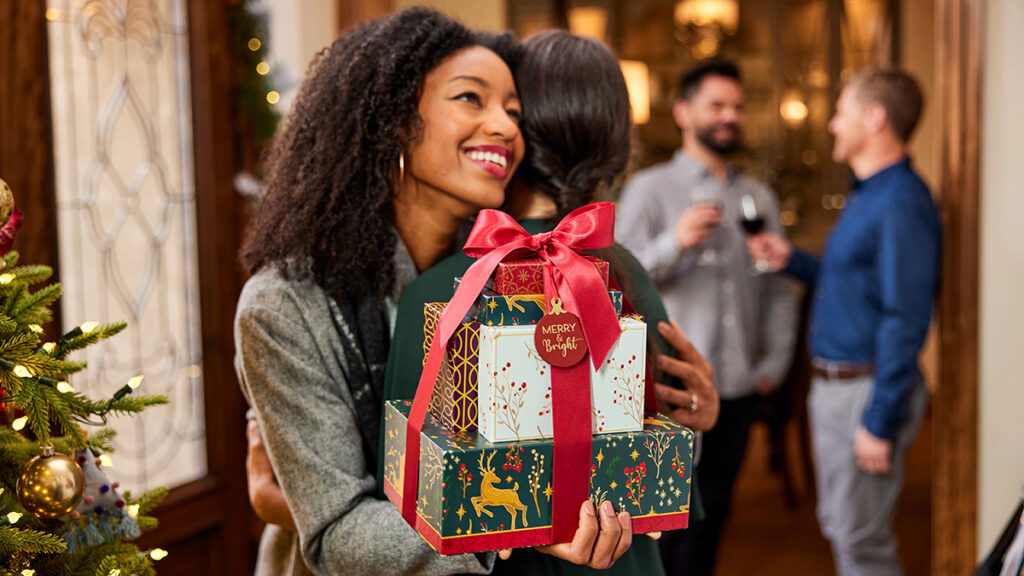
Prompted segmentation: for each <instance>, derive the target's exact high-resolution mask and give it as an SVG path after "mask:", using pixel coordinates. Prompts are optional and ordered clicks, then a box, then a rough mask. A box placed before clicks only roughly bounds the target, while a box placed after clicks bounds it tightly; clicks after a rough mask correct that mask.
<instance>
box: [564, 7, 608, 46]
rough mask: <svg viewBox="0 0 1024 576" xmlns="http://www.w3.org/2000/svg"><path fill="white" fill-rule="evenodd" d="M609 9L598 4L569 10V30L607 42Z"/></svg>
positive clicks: (578, 34)
mask: <svg viewBox="0 0 1024 576" xmlns="http://www.w3.org/2000/svg"><path fill="white" fill-rule="evenodd" d="M607 30H608V11H607V10H605V9H604V8H601V7H598V6H581V7H579V8H571V9H570V10H569V31H570V32H572V33H573V34H576V35H577V36H589V37H591V38H597V39H598V40H600V41H601V42H606V40H605V34H606V33H607Z"/></svg>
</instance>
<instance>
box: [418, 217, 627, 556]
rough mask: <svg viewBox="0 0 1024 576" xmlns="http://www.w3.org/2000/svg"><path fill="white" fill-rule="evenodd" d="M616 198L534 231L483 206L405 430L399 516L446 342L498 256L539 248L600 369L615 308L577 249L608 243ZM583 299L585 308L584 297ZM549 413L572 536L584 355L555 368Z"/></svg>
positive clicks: (559, 512)
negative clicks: (469, 259) (468, 260)
mask: <svg viewBox="0 0 1024 576" xmlns="http://www.w3.org/2000/svg"><path fill="white" fill-rule="evenodd" d="M614 226H615V205H614V204H613V203H611V202H599V203H596V204H589V205H587V206H583V207H581V208H578V209H576V210H573V211H572V212H570V213H569V214H568V215H566V217H565V218H564V219H562V221H561V222H559V224H558V226H556V227H555V229H554V230H552V231H551V232H545V233H542V234H538V235H536V236H531V235H530V234H529V233H527V232H526V231H525V230H523V228H522V227H521V226H520V225H519V223H518V222H516V221H515V220H514V219H513V218H512V217H511V216H509V215H508V214H505V213H504V212H500V211H497V210H482V211H481V212H480V214H479V216H477V221H476V224H475V225H474V226H473V230H472V232H470V235H469V239H468V240H467V241H466V246H465V247H464V248H463V251H464V252H465V253H466V254H467V255H469V256H472V257H474V258H477V261H476V262H474V263H473V265H472V266H470V267H469V269H468V270H466V273H465V274H464V275H463V276H462V280H461V281H460V282H459V286H458V288H457V289H456V290H455V295H454V296H453V297H452V299H451V301H450V302H449V303H448V305H447V306H446V307H445V310H444V312H443V313H442V314H441V317H440V318H439V319H438V322H437V328H436V331H435V334H434V339H433V341H432V342H431V345H430V350H429V352H428V353H427V360H426V364H425V365H424V366H423V373H422V374H421V376H420V382H419V385H418V387H417V389H416V396H415V398H414V399H413V403H412V409H411V410H410V412H409V422H408V424H407V427H406V437H405V454H406V458H405V469H404V472H403V475H404V477H403V480H402V516H403V517H404V518H405V519H406V521H407V522H409V523H410V524H411V525H415V520H416V494H417V487H418V480H419V453H420V432H422V430H423V420H424V418H425V417H426V413H427V408H428V406H429V404H430V396H431V394H432V393H433V390H434V383H435V382H436V381H437V375H438V372H439V371H440V368H441V361H442V360H443V358H444V350H445V348H446V347H447V345H448V341H449V339H450V338H451V337H452V335H453V334H454V333H455V330H456V329H457V328H458V327H459V324H460V323H461V322H462V319H463V318H464V317H465V315H466V312H467V311H468V310H469V309H470V307H471V306H472V305H473V303H474V302H475V301H476V299H477V297H478V296H479V295H480V292H481V291H482V290H483V288H484V284H486V282H487V280H488V279H489V278H490V277H491V275H492V274H493V273H494V270H495V268H497V267H498V263H500V262H502V261H503V260H505V259H507V258H509V257H510V256H525V255H528V254H536V255H538V256H539V257H540V258H541V260H542V261H543V262H544V266H545V271H544V276H545V282H544V285H545V296H546V300H548V301H550V299H551V297H552V296H553V295H554V294H553V293H552V289H553V288H554V289H557V293H558V295H559V297H560V298H561V299H562V301H563V302H564V303H565V309H566V310H568V311H569V312H572V313H573V314H576V316H578V317H579V318H580V324H581V325H582V327H583V335H584V338H585V339H586V341H587V347H588V350H589V357H590V359H591V362H593V364H594V368H595V369H599V368H600V367H601V363H602V362H604V360H605V358H606V357H607V356H608V353H609V352H610V351H611V348H612V346H614V345H615V341H616V340H617V339H618V337H619V334H620V329H619V323H618V318H617V317H616V315H615V309H614V308H613V307H612V303H611V301H610V300H609V299H608V292H607V287H606V286H605V285H604V281H603V279H602V278H601V275H600V273H598V271H597V269H596V268H595V267H594V265H593V264H592V263H590V262H588V261H587V260H586V259H584V258H583V257H582V256H581V255H580V254H578V253H577V251H579V250H587V249H592V248H604V247H606V246H610V245H612V243H613V242H614V241H615V240H614V230H615V228H614ZM581 303H586V306H587V312H586V314H583V313H581V309H580V304H581ZM551 393H552V398H551V402H552V410H551V412H552V418H553V430H554V438H555V443H554V455H553V456H554V458H553V459H554V461H553V463H552V476H553V480H552V481H553V490H554V493H553V494H554V495H553V498H552V505H551V519H552V529H553V540H552V541H553V542H565V541H568V540H571V539H572V536H573V534H574V533H575V531H576V527H577V525H578V518H579V513H578V509H579V506H580V505H581V504H582V503H583V501H584V500H586V498H587V493H588V490H589V488H588V481H587V478H588V471H589V470H590V466H589V463H590V452H591V448H590V446H591V440H592V432H591V426H592V424H591V409H590V374H589V370H587V365H586V358H584V361H583V362H580V363H579V364H577V365H576V366H573V367H572V368H566V369H557V368H554V367H553V369H552V374H551Z"/></svg>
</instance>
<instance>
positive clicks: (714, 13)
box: [676, 0, 740, 34]
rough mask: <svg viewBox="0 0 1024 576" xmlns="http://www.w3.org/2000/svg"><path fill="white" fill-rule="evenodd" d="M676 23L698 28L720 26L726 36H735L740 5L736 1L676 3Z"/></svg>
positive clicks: (709, 0)
mask: <svg viewBox="0 0 1024 576" xmlns="http://www.w3.org/2000/svg"><path fill="white" fill-rule="evenodd" d="M676 22H678V23H679V24H680V25H683V26H687V25H690V24H692V25H694V26H697V27H699V28H703V27H708V26H720V27H721V28H722V31H723V32H725V33H726V34H735V33H736V28H737V27H738V26H739V22H740V5H739V3H738V2H737V1H736V0H681V1H680V2H676Z"/></svg>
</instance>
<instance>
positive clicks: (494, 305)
mask: <svg viewBox="0 0 1024 576" xmlns="http://www.w3.org/2000/svg"><path fill="white" fill-rule="evenodd" d="M487 307H488V308H490V309H491V312H494V309H495V308H497V307H498V301H497V300H495V299H494V298H491V301H490V302H488V303H487Z"/></svg>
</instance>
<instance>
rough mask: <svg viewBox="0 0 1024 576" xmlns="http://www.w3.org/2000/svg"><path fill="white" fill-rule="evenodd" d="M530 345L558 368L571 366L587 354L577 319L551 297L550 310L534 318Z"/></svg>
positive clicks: (581, 328) (559, 301)
mask: <svg viewBox="0 0 1024 576" xmlns="http://www.w3.org/2000/svg"><path fill="white" fill-rule="evenodd" d="M533 345H534V346H536V347H537V353H538V354H540V357H541V358H543V359H544V361H545V362H547V363H548V364H551V365H552V366H558V367H559V368H569V367H570V366H575V365H576V364H578V363H579V362H580V360H583V357H584V356H586V355H587V341H586V339H584V338H583V326H581V325H580V319H579V318H578V317H577V316H576V315H575V314H573V313H571V312H566V311H565V310H563V309H562V301H561V300H559V299H558V298H554V299H552V300H551V312H550V313H549V314H546V315H545V316H544V317H543V318H541V319H540V322H537V330H536V331H535V332H534V333H533Z"/></svg>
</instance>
